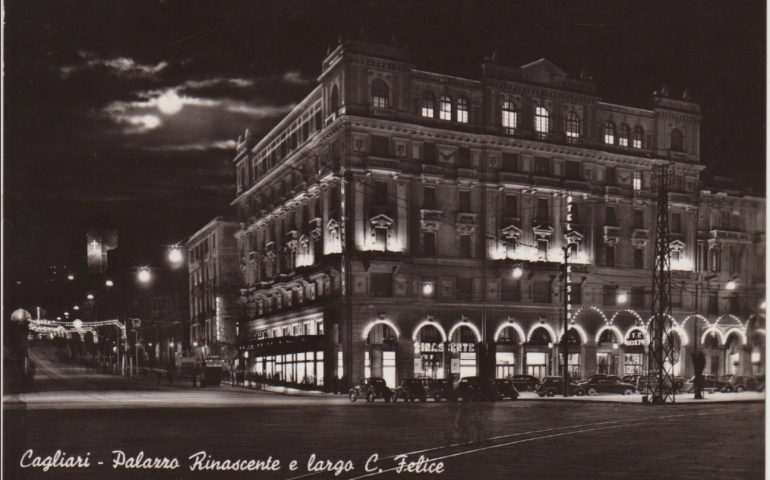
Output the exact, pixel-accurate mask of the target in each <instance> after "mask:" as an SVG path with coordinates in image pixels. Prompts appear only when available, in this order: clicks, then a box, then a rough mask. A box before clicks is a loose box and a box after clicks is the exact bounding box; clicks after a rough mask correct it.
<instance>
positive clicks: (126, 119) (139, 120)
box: [116, 115, 161, 134]
mask: <svg viewBox="0 0 770 480" xmlns="http://www.w3.org/2000/svg"><path fill="white" fill-rule="evenodd" d="M116 120H117V121H118V122H119V123H123V124H127V125H129V127H128V128H126V129H125V130H124V131H125V133H130V134H135V133H144V132H148V131H150V130H154V129H156V128H158V127H160V125H161V121H160V118H158V117H157V116H156V115H126V116H120V117H116Z"/></svg>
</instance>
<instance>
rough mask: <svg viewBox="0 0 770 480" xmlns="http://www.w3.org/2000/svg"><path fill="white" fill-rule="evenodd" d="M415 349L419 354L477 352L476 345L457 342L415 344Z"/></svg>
mask: <svg viewBox="0 0 770 480" xmlns="http://www.w3.org/2000/svg"><path fill="white" fill-rule="evenodd" d="M414 348H415V351H416V352H417V353H440V352H450V353H465V352H471V353H472V352H475V351H476V344H475V343H456V342H446V343H437V342H419V343H415V344H414Z"/></svg>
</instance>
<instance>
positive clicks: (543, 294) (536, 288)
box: [532, 280, 551, 303]
mask: <svg viewBox="0 0 770 480" xmlns="http://www.w3.org/2000/svg"><path fill="white" fill-rule="evenodd" d="M532 301H533V302H535V303H551V283H550V282H549V281H548V280H536V281H535V282H533V283H532Z"/></svg>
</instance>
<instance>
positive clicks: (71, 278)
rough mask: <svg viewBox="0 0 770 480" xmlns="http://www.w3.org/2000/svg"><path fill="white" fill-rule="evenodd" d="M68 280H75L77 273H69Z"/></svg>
mask: <svg viewBox="0 0 770 480" xmlns="http://www.w3.org/2000/svg"><path fill="white" fill-rule="evenodd" d="M67 280H75V275H73V274H71V273H70V274H69V275H67Z"/></svg>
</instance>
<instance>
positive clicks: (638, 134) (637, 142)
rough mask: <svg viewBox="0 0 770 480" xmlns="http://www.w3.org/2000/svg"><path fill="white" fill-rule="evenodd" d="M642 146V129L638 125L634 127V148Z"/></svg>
mask: <svg viewBox="0 0 770 480" xmlns="http://www.w3.org/2000/svg"><path fill="white" fill-rule="evenodd" d="M643 146H644V129H642V127H640V126H638V125H637V126H636V127H634V143H633V147H634V148H642V147H643Z"/></svg>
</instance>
